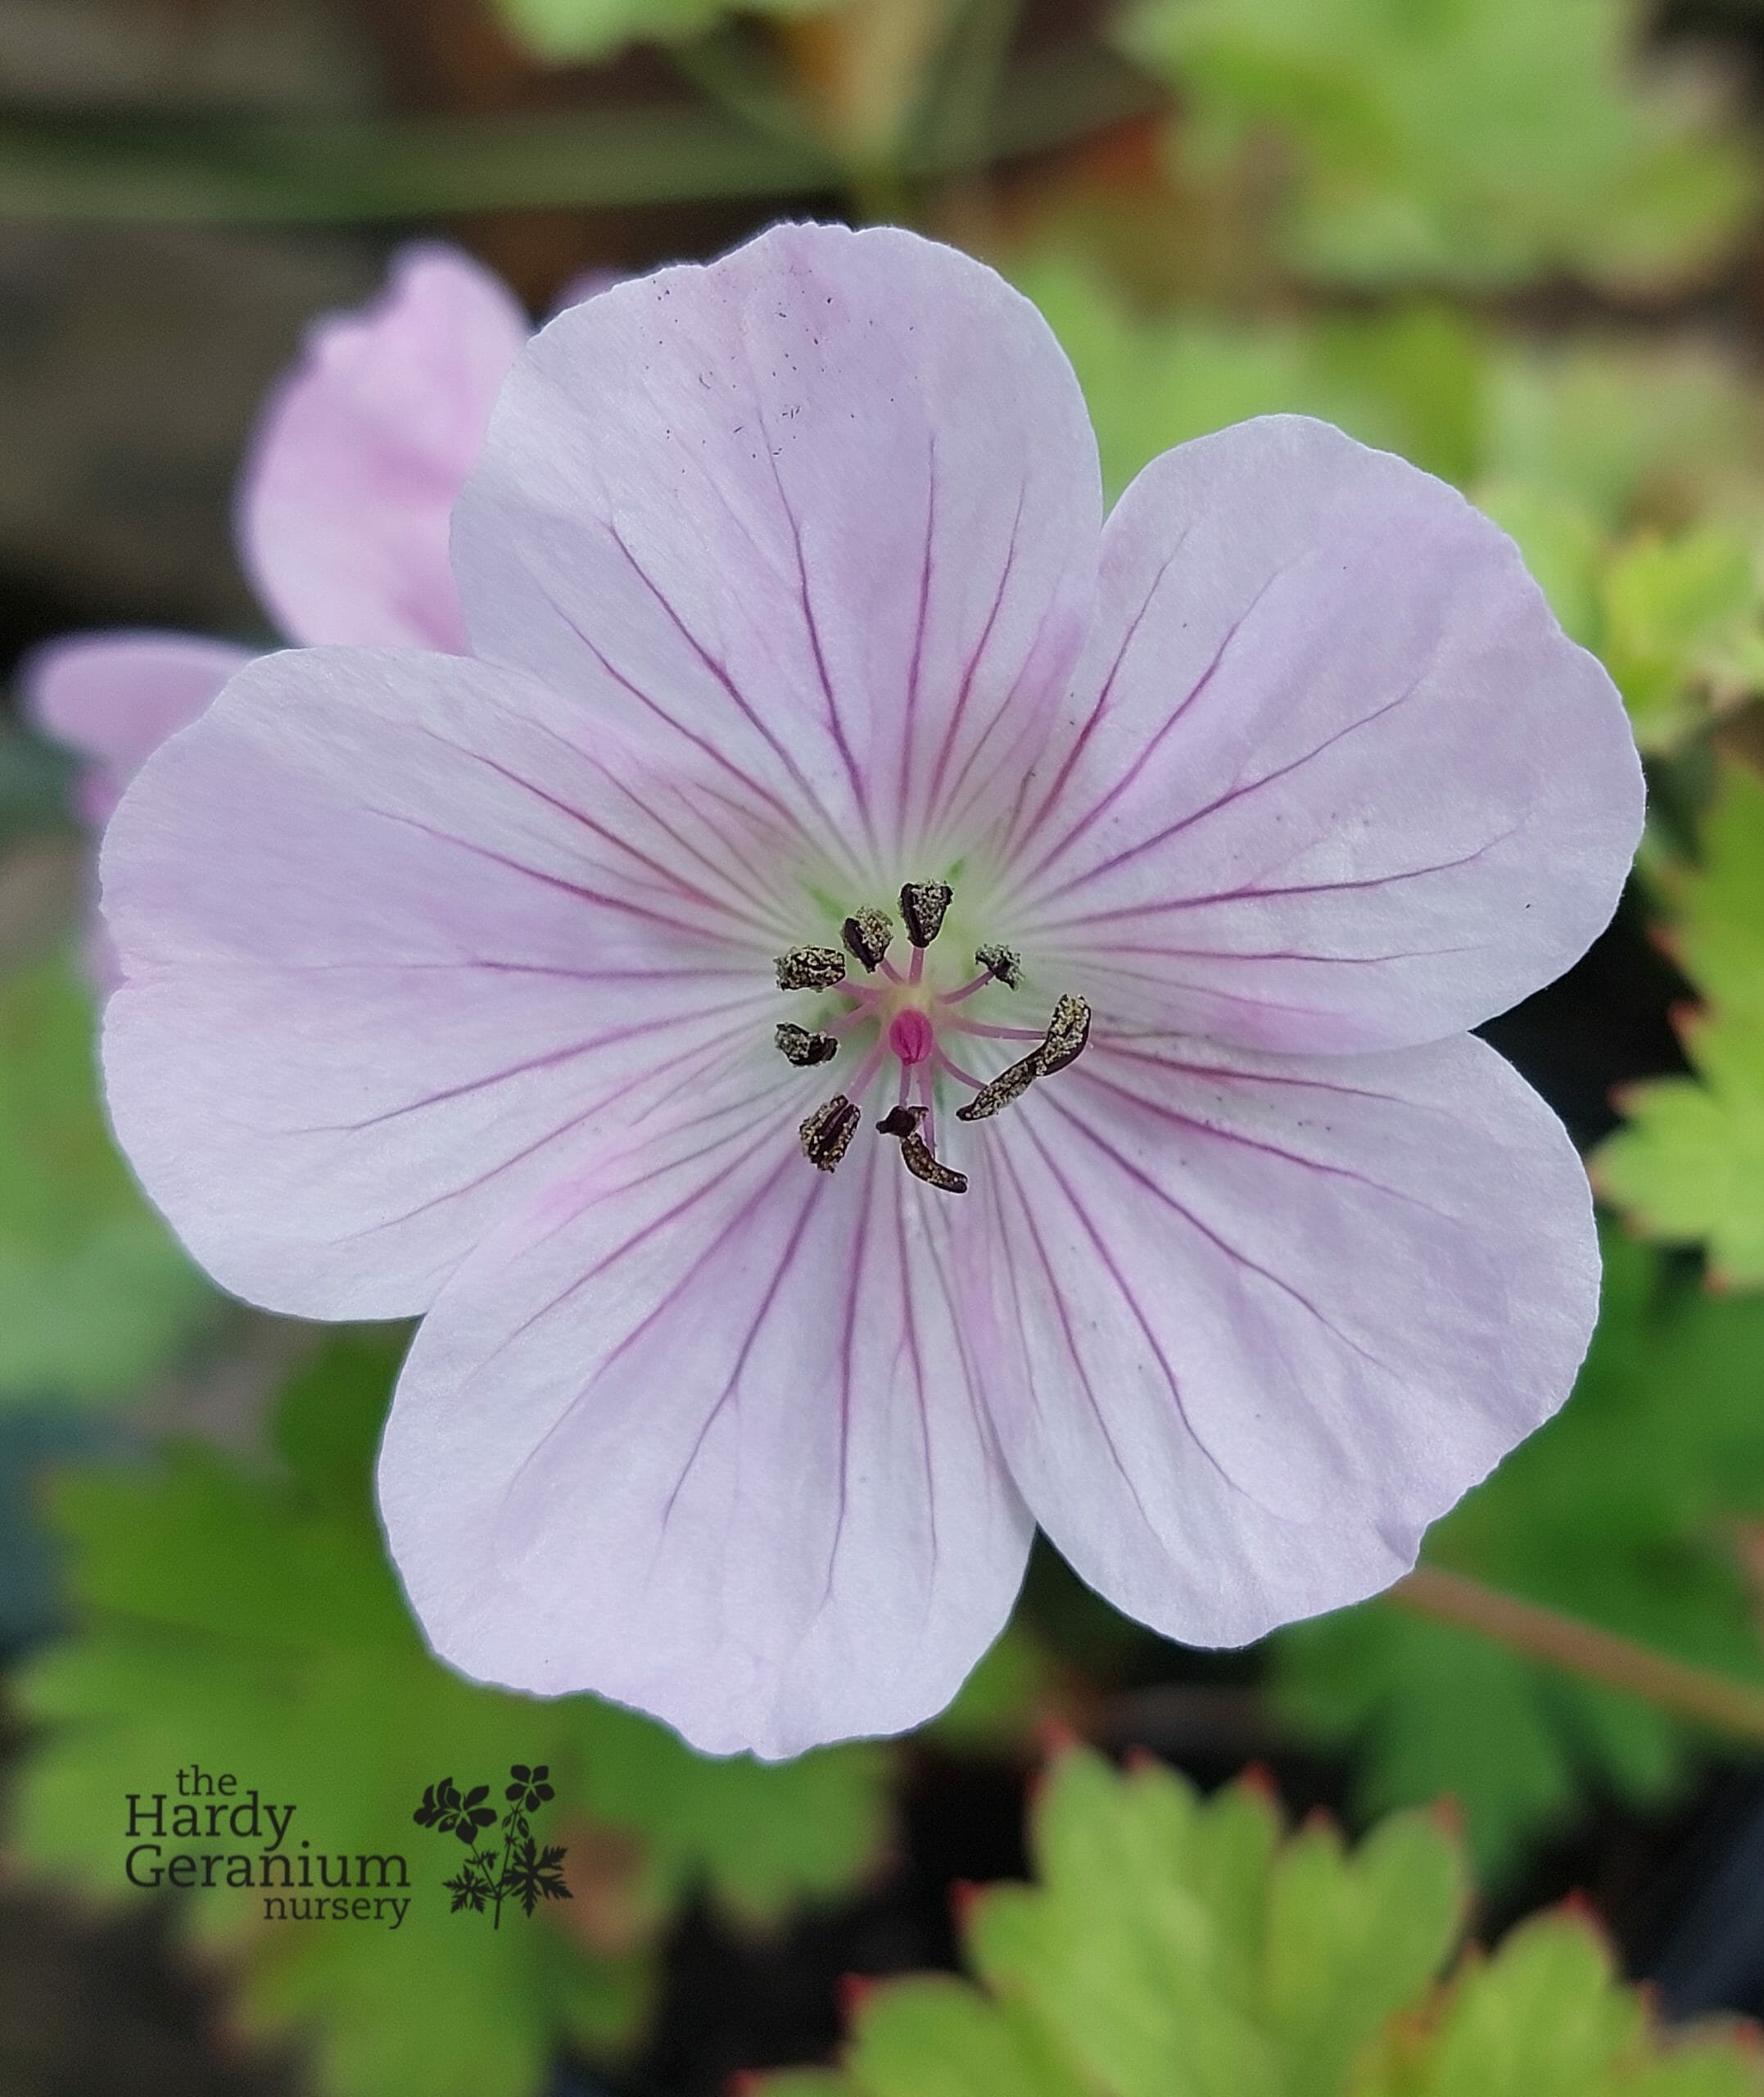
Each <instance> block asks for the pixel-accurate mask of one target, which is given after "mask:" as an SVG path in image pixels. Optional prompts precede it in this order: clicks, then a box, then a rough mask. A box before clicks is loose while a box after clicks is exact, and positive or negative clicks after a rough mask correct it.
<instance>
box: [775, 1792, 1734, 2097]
mask: <svg viewBox="0 0 1764 2097" xmlns="http://www.w3.org/2000/svg"><path fill="white" fill-rule="evenodd" d="M1032 1836H1033V1844H1032V1846H1033V1850H1034V1861H1035V1866H1036V1870H1037V1873H1038V1884H1036V1885H1034V1886H992V1887H988V1889H986V1890H985V1891H983V1892H980V1893H978V1894H976V1895H974V1896H973V1897H972V1899H971V1900H970V1901H969V1903H968V1904H967V1905H966V1909H965V1911H964V1914H963V1917H962V1936H963V1939H964V1942H965V1946H966V1953H967V1958H968V1962H969V1963H970V1966H971V1967H972V1968H973V1970H974V1972H975V1976H976V1981H977V1982H978V1985H971V1984H970V1983H968V1982H963V1981H957V1980H952V1979H946V1978H943V1977H937V1978H929V1977H927V1978H924V1979H911V1980H905V1981H893V1982H884V1983H882V1984H881V1985H880V1986H878V1987H877V1988H876V1989H875V1991H874V1992H873V1993H870V1994H868V1995H866V1998H865V1999H864V2000H862V2003H861V2004H860V2006H859V2008H858V2010H857V2018H856V2022H855V2030H854V2032H853V2037H852V2040H851V2043H850V2045H849V2046H848V2049H847V2051H846V2054H845V2056H844V2062H843V2063H842V2066H841V2068H840V2069H839V2071H838V2072H830V2073H809V2074H801V2075H786V2076H779V2077H771V2078H769V2079H768V2080H767V2081H765V2082H763V2083H762V2085H761V2088H762V2091H763V2092H765V2093H766V2097H1618V2094H1619V2093H1624V2094H1625V2097H1757V2093H1758V2092H1759V2091H1761V2090H1764V2068H1761V2067H1760V2063H1759V2062H1758V2059H1757V2054H1756V2053H1755V2051H1754V2050H1753V2049H1751V2048H1749V2047H1743V2046H1742V2045H1739V2044H1738V2043H1736V2042H1735V2041H1734V2040H1730V2039H1728V2038H1727V2037H1726V2036H1725V2035H1722V2034H1720V2033H1718V2032H1708V2033H1703V2034H1697V2035H1694V2036H1689V2037H1686V2038H1682V2039H1680V2040H1676V2041H1671V2042H1667V2041H1665V2040H1662V2038H1661V2037H1660V2036H1658V2034H1657V2033H1656V2032H1655V2031H1653V2029H1652V2027H1651V2025H1650V2021H1649V2017H1648V2015H1647V2013H1646V2011H1645V2009H1644V2007H1643V2004H1641V2002H1640V1999H1639V1998H1638V1997H1637V1996H1636V1995H1635V1994H1634V1993H1633V1992H1632V1991H1629V1990H1627V1989H1626V1988H1624V1987H1623V1986H1622V1985H1621V1984H1620V1982H1619V1981H1618V1978H1617V1973H1616V1972H1615V1969H1614V1966H1613V1963H1612V1959H1611V1956H1610V1954H1609V1953H1608V1950H1606V1948H1605V1946H1604V1945H1603V1942H1602V1941H1601V1940H1600V1938H1599V1936H1598V1935H1597V1933H1596V1932H1594V1930H1593V1929H1592V1928H1591V1927H1589V1925H1588V1924H1587V1923H1585V1922H1584V1921H1582V1920H1581V1919H1580V1918H1578V1917H1576V1916H1573V1915H1570V1914H1556V1915H1549V1916H1544V1917H1540V1918H1537V1919H1536V1920H1534V1921H1533V1922H1531V1923H1528V1924H1527V1925H1526V1926H1525V1927H1522V1928H1521V1929H1519V1930H1517V1931H1515V1932H1513V1935H1512V1936H1509V1937H1508V1939H1507V1940H1506V1941H1505V1943H1504V1944H1503V1945H1502V1946H1501V1947H1500V1949H1499V1951H1497V1952H1496V1953H1495V1955H1494V1957H1493V1958H1492V1959H1488V1960H1487V1961H1486V1962H1485V1961H1482V1960H1481V1959H1476V1958H1473V1957H1472V1958H1467V1959H1464V1960H1463V1962H1462V1963H1460V1964H1459V1967H1458V1968H1457V1969H1456V1971H1455V1972H1454V1973H1453V1974H1452V1975H1451V1977H1450V1979H1449V1980H1448V1981H1447V1982H1446V1983H1445V1985H1444V1986H1443V1987H1438V1988H1436V1986H1434V1985H1433V1984H1434V1982H1435V1979H1436V1976H1437V1975H1438V1974H1439V1973H1440V1972H1441V1970H1442V1969H1443V1968H1445V1966H1446V1963H1447V1962H1448V1960H1449V1959H1450V1957H1451V1954H1452V1953H1453V1950H1454V1948H1455V1947H1456V1945H1457V1943H1458V1941H1459V1935H1460V1932H1461V1931H1462V1929H1463V1923H1464V1920H1465V1914H1466V1909H1467V1906H1468V1882H1467V1879H1466V1876H1465V1871H1464V1864H1463V1856H1462V1854H1461V1851H1460V1850H1459V1846H1458V1844H1457V1842H1456V1841H1455V1840H1454V1837H1453V1836H1452V1835H1451V1833H1450V1831H1449V1829H1448V1828H1447V1827H1446V1826H1445V1824H1444V1823H1442V1822H1441V1820H1439V1819H1437V1818H1433V1817H1432V1816H1429V1815H1426V1814H1396V1815H1393V1816H1392V1817H1391V1818H1389V1819H1387V1820H1386V1821H1384V1822H1382V1823H1381V1824H1380V1825H1379V1826H1378V1827H1377V1828H1375V1829H1374V1830H1373V1832H1372V1833H1371V1834H1370V1835H1368V1837H1367V1838H1366V1839H1365V1840H1364V1841H1363V1842H1362V1843H1361V1844H1360V1845H1359V1847H1358V1849H1356V1850H1348V1849H1346V1847H1345V1846H1344V1845H1343V1843H1342V1841H1341V1837H1339V1836H1338V1835H1337V1833H1336V1832H1335V1830H1334V1829H1333V1828H1332V1827H1331V1826H1330V1825H1329V1824H1328V1823H1327V1822H1325V1821H1323V1820H1321V1819H1312V1820H1310V1821H1309V1822H1307V1823H1305V1827H1304V1828H1301V1829H1300V1831H1299V1832H1297V1833H1296V1834H1292V1835H1289V1834H1287V1832H1286V1831H1285V1829H1284V1828H1283V1825H1282V1820H1281V1816H1280V1813H1279V1810H1278V1807H1277V1806H1276V1805H1274V1803H1273V1800H1272V1799H1271V1798H1270V1797H1269V1796H1268V1794H1267V1793H1266V1792H1265V1791H1264V1790H1262V1789H1261V1788H1260V1787H1259V1786H1257V1785H1255V1784H1253V1783H1249V1782H1243V1783H1238V1784H1235V1785H1232V1786H1229V1787H1227V1788H1226V1789H1225V1790H1223V1791H1219V1792H1218V1793H1216V1794H1215V1795H1214V1797H1212V1798H1211V1799H1210V1800H1205V1801H1204V1802H1203V1801H1202V1800H1201V1799H1200V1798H1199V1796H1197V1795H1196V1792H1195V1791H1193V1789H1192V1787H1190V1786H1189V1785H1188V1784H1187V1782H1185V1781H1184V1780H1183V1778H1180V1777H1178V1776H1177V1775H1176V1774H1175V1773H1174V1772H1172V1771H1170V1770H1169V1769H1165V1768H1163V1767H1162V1766H1161V1765H1160V1764H1145V1765H1144V1766H1142V1767H1140V1768H1138V1769H1134V1770H1133V1771H1132V1772H1131V1773H1129V1774H1127V1775H1124V1776H1118V1775H1116V1774H1115V1773H1114V1772H1113V1771H1111V1770H1110V1769H1109V1768H1108V1766H1107V1765H1106V1764H1104V1763H1102V1762H1101V1761H1100V1760H1097V1758H1096V1757H1094V1756H1092V1755H1088V1754H1085V1753H1082V1752H1074V1753H1070V1754H1067V1755H1064V1756H1062V1757H1061V1759H1060V1760H1058V1761H1057V1762H1056V1764H1055V1765H1054V1767H1053V1769H1052V1772H1051V1773H1050V1775H1049V1778H1048V1779H1047V1783H1046V1787H1045V1788H1044V1790H1043V1791H1042V1793H1041V1795H1040V1796H1039V1798H1038V1801H1037V1804H1036V1807H1035V1811H1034V1819H1033V1825H1032Z"/></svg>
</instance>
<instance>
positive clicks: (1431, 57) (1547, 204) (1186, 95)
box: [1123, 0, 1753, 287]
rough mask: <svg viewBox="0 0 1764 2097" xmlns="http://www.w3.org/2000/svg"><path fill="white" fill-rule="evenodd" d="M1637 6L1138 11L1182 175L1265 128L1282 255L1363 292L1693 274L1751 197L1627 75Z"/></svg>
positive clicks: (1225, 2)
mask: <svg viewBox="0 0 1764 2097" xmlns="http://www.w3.org/2000/svg"><path fill="white" fill-rule="evenodd" d="M1123 34H1124V40H1125V42H1126V43H1127V45H1128V47H1129V49H1130V50H1131V51H1132V52H1133V55H1134V56H1135V57H1138V58H1139V59H1140V60H1141V61H1142V62H1144V63H1146V64H1147V65H1149V66H1151V67H1152V68H1153V69H1154V70H1158V71H1160V72H1161V73H1162V74H1163V75H1165V77H1166V78H1168V79H1170V80H1171V81H1172V83H1173V84H1174V85H1175V86H1176V88H1178V93H1179V94H1180V96H1181V97H1182V100H1183V109H1184V116H1183V120H1181V121H1180V122H1179V123H1178V127H1177V129H1176V130H1175V132H1174V152H1176V153H1177V155H1178V158H1179V160H1181V161H1182V162H1183V165H1184V167H1185V170H1186V171H1187V174H1188V176H1189V178H1190V179H1196V178H1198V179H1203V180H1204V179H1205V174H1206V172H1207V170H1208V169H1209V168H1210V167H1217V166H1218V165H1219V164H1220V162H1221V161H1228V160H1229V159H1230V158H1231V157H1232V156H1234V155H1237V154H1247V153H1248V152H1251V151H1253V150H1254V149H1255V147H1256V146H1257V145H1258V144H1259V143H1260V142H1262V141H1264V140H1265V139H1266V138H1268V137H1269V136H1270V135H1271V136H1272V137H1273V138H1276V139H1277V140H1278V142H1279V143H1280V145H1281V146H1282V147H1283V148H1284V158H1285V164H1286V165H1287V167H1288V169H1289V170H1290V180H1289V182H1288V184H1287V189H1286V192H1285V194H1284V197H1283V200H1282V201H1283V211H1282V218H1281V223H1280V234H1281V238H1282V245H1283V247H1284V251H1285V252H1286V254H1287V257H1288V258H1289V260H1291V263H1292V264H1293V265H1295V266H1296V268H1298V269H1300V270H1302V271H1304V272H1305V273H1306V274H1310V275H1312V276H1315V277H1318V278H1324V279H1338V280H1343V281H1346V282H1350V283H1357V284H1365V285H1381V286H1382V285H1389V284H1393V283H1453V284H1463V285H1492V284H1500V283H1521V282H1524V281H1526V280H1527V279H1532V278H1536V277H1538V276H1543V275H1549V274H1556V273H1559V272H1562V271H1564V270H1572V271H1576V272H1578V273H1580V274H1584V275H1586V276H1590V277H1592V278H1595V279H1599V280H1601V281H1604V282H1607V283H1617V284H1622V285H1624V286H1627V287H1636V286H1646V285H1658V284H1662V283H1671V282H1674V281H1682V280H1685V279H1690V278H1694V277H1695V276H1696V275H1698V274H1699V273H1702V272H1704V271H1706V270H1707V269H1709V268H1710V266H1711V265H1712V264H1713V263H1714V262H1716V261H1717V260H1718V259H1719V257H1720V256H1721V255H1722V253H1723V252H1724V251H1725V250H1726V247H1728V245H1729V244H1730V242H1731V241H1732V240H1733V238H1735V235H1736V234H1737V233H1738V231H1739V227H1740V224H1741V223H1742V221H1743V219H1744V214H1745V212H1746V210H1747V207H1748V199H1749V197H1751V195H1752V194H1753V178H1752V175H1751V173H1750V170H1749V169H1748V166H1747V164H1746V161H1745V159H1744V156H1743V154H1742V153H1741V152H1740V151H1739V147H1738V145H1737V143H1736V142H1735V141H1733V140H1731V139H1730V138H1725V137H1723V136H1722V135H1721V134H1720V133H1719V132H1718V131H1717V129H1715V127H1714V126H1713V125H1712V124H1711V122H1710V121H1709V120H1708V118H1707V114H1706V112H1705V111H1704V110H1703V108H1702V107H1700V106H1699V105H1698V102H1697V100H1696V99H1695V98H1694V97H1691V96H1689V95H1687V94H1686V93H1683V92H1680V89H1679V88H1678V87H1677V85H1676V84H1673V83H1666V84H1662V82H1660V81H1659V80H1658V79H1647V78H1645V77H1644V76H1642V75H1640V70H1639V68H1638V66H1637V65H1636V62H1635V58H1636V53H1637V51H1638V49H1639V47H1640V42H1641V38H1642V36H1643V34H1644V24H1643V22H1642V20H1641V19H1640V13H1639V11H1638V9H1637V8H1636V7H1635V6H1633V5H1632V4H1631V0H1552V4H1551V5H1549V6H1548V7H1537V6H1536V5H1534V4H1532V0H1432V4H1429V5H1427V6H1420V7H1418V6H1413V5H1407V6H1401V5H1395V4H1393V3H1392V0H1140V3H1139V4H1138V5H1137V6H1134V7H1132V8H1130V9H1129V11H1128V13H1127V15H1126V16H1125V19H1124V30H1123Z"/></svg>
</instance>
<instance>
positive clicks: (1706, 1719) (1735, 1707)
mask: <svg viewBox="0 0 1764 2097" xmlns="http://www.w3.org/2000/svg"><path fill="white" fill-rule="evenodd" d="M1389 1599H1390V1600H1391V1601H1394V1602H1398V1603H1400V1604H1401V1606H1403V1607H1404V1609H1408V1610H1413V1611H1414V1613H1415V1614H1416V1615H1418V1616H1430V1617H1432V1618H1434V1619H1436V1621H1437V1622H1439V1623H1441V1624H1456V1625H1458V1626H1459V1628H1460V1629H1461V1630H1465V1631H1474V1632H1477V1633H1480V1634H1481V1636H1482V1637H1485V1638H1492V1639H1494V1640H1495V1642H1496V1643H1497V1644H1499V1645H1502V1646H1508V1647H1509V1648H1510V1649H1511V1650H1512V1651H1514V1652H1516V1653H1523V1654H1525V1655H1527V1656H1528V1657H1529V1658H1530V1659H1532V1660H1548V1661H1550V1662H1552V1663H1554V1665H1556V1666H1557V1667H1560V1668H1566V1669H1567V1670H1568V1672H1569V1673H1570V1674H1578V1675H1584V1676H1585V1678H1586V1679H1587V1680H1588V1681H1589V1682H1597V1683H1603V1685H1604V1686H1605V1687H1607V1688H1608V1689H1619V1690H1623V1691H1625V1692H1627V1693H1628V1694H1629V1695H1630V1696H1640V1697H1641V1698H1643V1699H1644V1701H1646V1702H1648V1703H1649V1704H1654V1705H1658V1706H1659V1707H1660V1709H1661V1710H1666V1711H1672V1712H1676V1714H1677V1715H1678V1716H1679V1717H1680V1718H1682V1719H1693V1720H1694V1721H1695V1722H1696V1723H1698V1724H1700V1725H1705V1726H1707V1727H1710V1728H1712V1730H1713V1731H1715V1732H1722V1733H1728V1734H1730V1735H1732V1736H1733V1737H1735V1738H1737V1739H1739V1740H1745V1741H1751V1742H1752V1743H1753V1745H1754V1746H1764V1689H1754V1688H1753V1687H1751V1686H1750V1685H1749V1684H1748V1683H1743V1682H1735V1681H1733V1680H1732V1679H1730V1678H1729V1677H1728V1676H1726V1675H1723V1674H1715V1673H1713V1672H1712V1671H1711V1670H1710V1669H1707V1668H1699V1667H1692V1666H1690V1665H1689V1664H1688V1663H1687V1662H1685V1661H1684V1660H1674V1659H1672V1658H1671V1655H1669V1654H1667V1653H1658V1652H1656V1651H1653V1648H1652V1647H1651V1646H1641V1645H1638V1644H1637V1643H1636V1642H1635V1640H1634V1639H1632V1638H1624V1637H1619V1636H1618V1635H1617V1633H1615V1632H1614V1631H1601V1630H1600V1629H1599V1627H1598V1626H1597V1625H1596V1624H1585V1623H1583V1622H1582V1621H1581V1619H1580V1618H1578V1617H1574V1616H1569V1615H1566V1614H1564V1612H1563V1611H1562V1610H1554V1609H1546V1608H1545V1607H1544V1606H1543V1605H1542V1604H1541V1603H1538V1602H1528V1601H1521V1600H1520V1599H1519V1597H1517V1595H1504V1594H1501V1593H1499V1592H1497V1591H1496V1590H1495V1588H1493V1587H1484V1586H1483V1585H1482V1583H1481V1581H1480V1580H1472V1579H1469V1578H1467V1577H1466V1576H1465V1575H1464V1574H1462V1573H1448V1572H1445V1570H1444V1569H1442V1568H1441V1567H1439V1566H1437V1565H1418V1566H1417V1567H1416V1569H1415V1570H1414V1571H1413V1573H1411V1574H1409V1575H1408V1576H1407V1577H1406V1578H1404V1579H1401V1580H1399V1581H1398V1582H1397V1583H1396V1585H1395V1587H1392V1588H1391V1591H1390V1595H1389Z"/></svg>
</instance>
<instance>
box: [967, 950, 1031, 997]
mask: <svg viewBox="0 0 1764 2097" xmlns="http://www.w3.org/2000/svg"><path fill="white" fill-rule="evenodd" d="M974 965H975V967H976V968H984V970H985V971H986V972H987V974H988V976H991V977H992V978H993V981H995V982H999V983H1002V984H1003V985H1004V986H1005V988H1006V990H1015V989H1016V987H1017V985H1019V984H1020V982H1021V981H1023V957H1022V956H1021V954H1020V953H1014V952H1013V951H1012V949H1011V948H1009V947H999V946H989V947H980V948H979V949H976V950H975V956H974Z"/></svg>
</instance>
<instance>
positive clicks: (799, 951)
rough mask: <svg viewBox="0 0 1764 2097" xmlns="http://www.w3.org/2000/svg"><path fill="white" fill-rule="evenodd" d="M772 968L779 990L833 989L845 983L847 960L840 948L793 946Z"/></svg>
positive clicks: (781, 955)
mask: <svg viewBox="0 0 1764 2097" xmlns="http://www.w3.org/2000/svg"><path fill="white" fill-rule="evenodd" d="M772 966H773V967H775V968H776V970H777V972H778V988H779V989H780V990H831V989H832V988H833V986H834V985H835V983H843V982H844V981H845V957H844V954H842V953H840V952H839V949H838V948H837V947H792V948H791V949H790V951H789V953H781V954H780V955H779V957H778V958H777V960H776V962H773V964H772Z"/></svg>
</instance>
